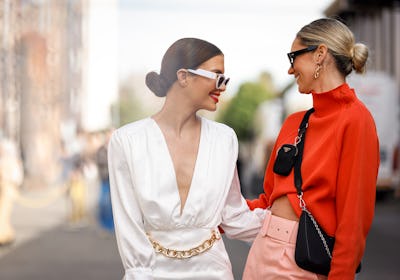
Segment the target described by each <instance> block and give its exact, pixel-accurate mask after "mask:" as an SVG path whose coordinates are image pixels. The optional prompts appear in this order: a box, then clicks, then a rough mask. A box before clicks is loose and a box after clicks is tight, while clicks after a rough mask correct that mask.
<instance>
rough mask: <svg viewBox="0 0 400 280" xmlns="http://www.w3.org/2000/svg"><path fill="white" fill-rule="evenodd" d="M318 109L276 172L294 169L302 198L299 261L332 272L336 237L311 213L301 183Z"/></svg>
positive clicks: (281, 153)
mask: <svg viewBox="0 0 400 280" xmlns="http://www.w3.org/2000/svg"><path fill="white" fill-rule="evenodd" d="M313 112H314V108H311V109H309V110H308V111H307V112H306V113H305V115H304V117H303V120H302V121H301V124H300V127H299V130H298V135H297V137H296V140H295V144H294V145H291V144H285V145H283V146H282V147H281V148H280V149H279V151H278V156H277V159H276V160H275V163H274V172H275V173H277V174H279V175H283V176H287V175H289V173H290V171H291V169H292V168H294V184H295V187H296V191H297V197H298V198H299V201H300V207H301V210H302V211H301V215H300V219H299V229H298V232H297V239H296V249H295V261H296V263H297V265H298V266H299V267H301V268H302V269H305V270H308V271H311V272H314V273H317V274H322V275H326V276H327V275H328V274H329V271H330V269H331V259H332V250H333V246H334V244H335V238H334V237H332V236H329V235H327V234H326V233H325V231H324V230H323V229H322V228H321V227H320V226H319V224H318V222H317V221H316V220H315V218H314V217H313V215H312V214H311V212H310V211H309V210H308V209H307V207H306V203H305V201H304V200H303V191H302V189H301V186H302V184H303V180H302V177H301V162H302V159H303V148H304V142H305V135H306V129H307V127H308V119H309V117H310V115H311V114H312V113H313ZM360 270H361V264H360V265H359V266H358V268H357V271H356V272H357V273H358V272H359V271H360Z"/></svg>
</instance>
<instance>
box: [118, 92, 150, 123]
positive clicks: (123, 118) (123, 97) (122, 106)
mask: <svg viewBox="0 0 400 280" xmlns="http://www.w3.org/2000/svg"><path fill="white" fill-rule="evenodd" d="M111 114H112V119H113V124H114V126H115V127H120V126H122V125H124V124H127V123H130V122H132V121H135V120H138V119H140V118H142V117H143V112H142V109H141V106H140V102H139V101H138V100H137V98H136V97H135V95H134V92H133V90H132V88H130V87H128V86H123V87H121V88H120V91H119V99H118V101H117V102H116V103H114V104H113V105H112V106H111Z"/></svg>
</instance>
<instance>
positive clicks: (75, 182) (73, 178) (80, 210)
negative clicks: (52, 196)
mask: <svg viewBox="0 0 400 280" xmlns="http://www.w3.org/2000/svg"><path fill="white" fill-rule="evenodd" d="M83 167H84V162H83V159H82V158H81V157H80V156H79V155H76V156H75V157H74V161H73V168H72V170H71V172H70V175H69V180H68V185H69V192H68V194H69V200H70V205H71V208H70V216H69V221H70V225H71V226H82V225H84V223H85V218H86V216H87V205H86V202H87V186H86V182H85V177H84V174H83Z"/></svg>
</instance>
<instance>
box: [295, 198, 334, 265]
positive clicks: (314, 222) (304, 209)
mask: <svg viewBox="0 0 400 280" xmlns="http://www.w3.org/2000/svg"><path fill="white" fill-rule="evenodd" d="M297 197H298V198H299V200H300V207H301V209H302V210H303V211H305V212H306V213H307V215H308V216H309V217H310V219H311V221H312V222H313V224H314V226H315V229H316V230H317V232H318V235H319V237H320V238H321V241H322V243H323V244H324V248H325V251H326V253H327V254H328V256H329V258H330V259H332V255H331V251H330V250H329V247H328V244H327V243H326V240H325V237H324V235H323V234H322V232H321V229H320V228H319V226H318V223H317V221H316V220H315V219H314V216H313V215H312V214H311V212H310V211H308V209H307V207H306V202H305V201H304V199H303V193H301V194H300V195H298V196H297Z"/></svg>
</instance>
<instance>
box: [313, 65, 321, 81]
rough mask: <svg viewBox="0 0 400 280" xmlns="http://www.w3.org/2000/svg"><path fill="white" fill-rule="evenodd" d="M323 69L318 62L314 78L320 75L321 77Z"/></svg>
mask: <svg viewBox="0 0 400 280" xmlns="http://www.w3.org/2000/svg"><path fill="white" fill-rule="evenodd" d="M320 69H321V65H320V64H317V69H315V72H314V79H318V77H319V70H320Z"/></svg>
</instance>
